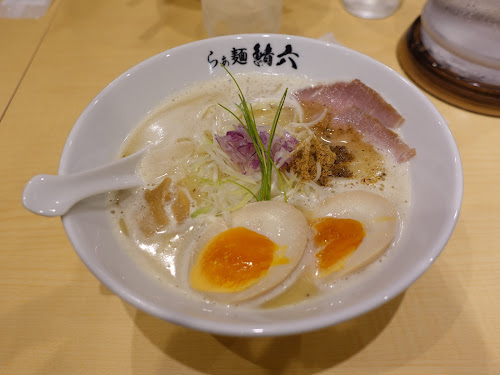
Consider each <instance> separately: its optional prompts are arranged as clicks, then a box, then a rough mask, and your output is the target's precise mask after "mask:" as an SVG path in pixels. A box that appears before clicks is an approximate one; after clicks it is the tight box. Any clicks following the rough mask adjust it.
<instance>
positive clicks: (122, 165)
mask: <svg viewBox="0 0 500 375" xmlns="http://www.w3.org/2000/svg"><path fill="white" fill-rule="evenodd" d="M145 151H146V148H144V149H142V150H140V151H138V152H136V153H134V154H132V155H130V156H127V157H125V158H123V159H120V160H117V161H115V162H112V163H110V164H107V165H104V166H102V167H98V168H95V169H91V170H89V171H85V172H81V173H76V174H71V175H59V176H54V175H47V174H41V175H38V176H35V177H33V178H32V179H31V180H29V181H28V183H27V184H26V187H25V188H24V191H23V198H22V201H23V205H24V207H25V208H27V209H28V210H30V211H32V212H34V213H36V214H38V215H43V216H61V215H64V214H65V213H66V212H68V211H69V210H70V208H71V207H73V206H74V205H75V204H76V203H77V202H79V201H81V200H83V199H85V198H88V197H91V196H94V195H97V194H101V193H105V192H108V191H114V190H121V189H129V188H133V187H137V186H140V185H142V183H143V181H142V179H141V178H140V177H139V176H138V175H137V174H136V169H137V165H138V164H139V162H140V160H141V159H142V156H143V155H144V152H145Z"/></svg>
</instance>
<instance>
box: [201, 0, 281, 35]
mask: <svg viewBox="0 0 500 375" xmlns="http://www.w3.org/2000/svg"><path fill="white" fill-rule="evenodd" d="M201 6H202V11H203V22H204V24H205V29H206V31H207V33H208V35H209V36H210V37H214V36H220V35H230V34H247V33H269V34H272V33H277V32H278V31H279V29H280V27H281V17H282V12H283V0H240V1H234V0H202V1H201Z"/></svg>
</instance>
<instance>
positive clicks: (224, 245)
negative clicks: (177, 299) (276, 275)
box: [190, 227, 288, 293]
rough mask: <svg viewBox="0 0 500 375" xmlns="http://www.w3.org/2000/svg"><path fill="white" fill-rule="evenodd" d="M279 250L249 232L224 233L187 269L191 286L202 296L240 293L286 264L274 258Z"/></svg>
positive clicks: (242, 230) (230, 231)
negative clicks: (271, 269) (271, 268)
mask: <svg viewBox="0 0 500 375" xmlns="http://www.w3.org/2000/svg"><path fill="white" fill-rule="evenodd" d="M279 249H280V247H279V246H278V245H277V244H276V243H274V242H273V241H271V240H270V239H269V238H267V237H266V236H263V235H261V234H259V233H257V232H254V231H252V230H249V229H246V228H243V227H237V228H231V229H228V230H226V231H224V232H222V233H219V234H218V235H217V236H215V237H214V238H212V239H211V240H210V241H209V242H208V243H207V245H206V246H205V247H204V248H203V249H202V250H201V252H200V254H199V256H198V258H197V259H196V262H195V264H194V265H193V267H192V269H191V273H190V282H191V286H192V287H193V288H194V289H197V290H200V291H206V292H219V293H221V292H222V293H229V292H239V291H242V290H244V289H246V288H248V287H250V286H251V285H253V284H255V283H257V282H258V281H259V280H260V279H261V278H262V277H264V276H265V275H266V273H267V271H268V270H269V268H270V267H271V266H272V265H275V264H285V263H287V262H288V259H287V258H285V257H283V256H280V255H279V254H277V250H279ZM278 253H279V252H278Z"/></svg>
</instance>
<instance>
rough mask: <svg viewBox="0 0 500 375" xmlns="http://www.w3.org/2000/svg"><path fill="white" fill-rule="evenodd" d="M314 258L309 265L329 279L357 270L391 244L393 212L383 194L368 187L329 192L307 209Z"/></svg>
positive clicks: (326, 281) (327, 281)
mask: <svg viewBox="0 0 500 375" xmlns="http://www.w3.org/2000/svg"><path fill="white" fill-rule="evenodd" d="M308 216H309V218H310V220H309V221H310V226H311V228H312V240H311V241H310V244H309V248H310V252H311V253H312V254H313V256H314V259H313V260H311V263H313V264H311V265H310V266H311V267H313V269H314V271H313V272H314V274H315V276H316V277H317V278H318V280H319V281H320V285H323V286H329V285H330V284H331V283H332V282H333V281H335V280H338V279H339V278H341V277H343V276H346V275H348V274H350V273H353V272H356V271H359V270H360V269H362V268H364V267H365V266H367V265H368V264H370V263H372V262H373V261H375V260H376V259H377V258H379V257H380V256H381V255H382V254H383V253H384V251H385V250H386V249H387V248H388V246H389V245H390V244H391V242H392V240H393V238H394V234H395V231H396V226H397V212H396V210H395V208H394V206H393V205H392V204H391V203H390V202H389V201H388V200H387V199H385V198H384V197H382V196H380V195H378V194H375V193H371V192H368V191H349V192H345V193H339V194H334V195H331V196H330V197H328V198H326V199H325V200H323V201H322V202H320V203H319V204H317V205H315V206H314V207H313V209H312V210H311V211H310V212H309V215H308Z"/></svg>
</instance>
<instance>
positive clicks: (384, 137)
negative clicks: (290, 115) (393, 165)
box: [330, 107, 416, 163]
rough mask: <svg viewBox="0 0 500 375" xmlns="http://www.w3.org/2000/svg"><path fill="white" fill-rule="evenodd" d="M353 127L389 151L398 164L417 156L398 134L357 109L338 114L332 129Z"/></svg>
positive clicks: (373, 143)
mask: <svg viewBox="0 0 500 375" xmlns="http://www.w3.org/2000/svg"><path fill="white" fill-rule="evenodd" d="M345 126H351V127H352V128H354V129H356V130H357V131H358V132H360V133H361V135H362V136H363V138H364V140H365V141H367V142H368V143H371V144H372V145H374V146H375V147H378V148H381V149H383V150H387V151H389V152H390V153H391V155H392V156H393V157H394V159H395V160H396V161H397V162H398V163H402V162H405V161H407V160H409V159H410V158H412V157H413V156H415V154H416V151H415V149H414V148H410V147H409V146H408V145H407V144H406V143H405V142H403V141H402V140H401V138H399V136H398V134H397V133H395V132H393V131H392V130H391V129H387V128H386V127H385V126H383V125H382V124H381V123H380V122H379V121H378V120H377V119H376V118H374V117H372V116H371V115H369V114H366V113H365V112H363V111H362V110H360V109H359V108H356V107H350V108H348V109H346V110H344V111H342V112H338V113H337V114H335V115H334V116H333V118H332V121H331V123H330V127H331V129H338V128H342V127H345Z"/></svg>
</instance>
